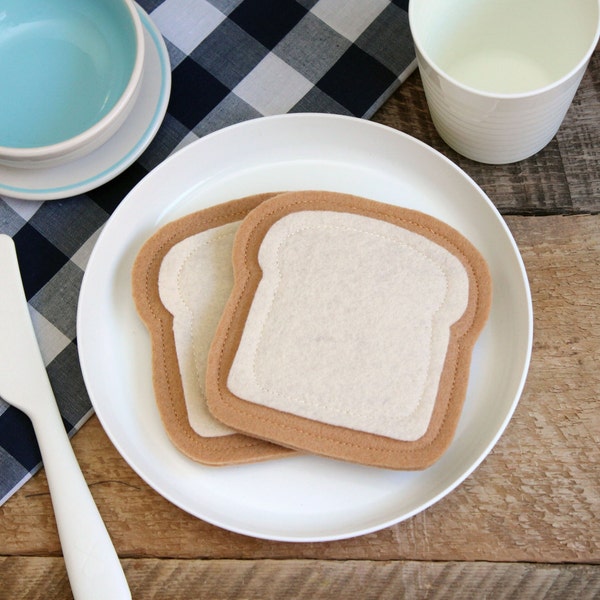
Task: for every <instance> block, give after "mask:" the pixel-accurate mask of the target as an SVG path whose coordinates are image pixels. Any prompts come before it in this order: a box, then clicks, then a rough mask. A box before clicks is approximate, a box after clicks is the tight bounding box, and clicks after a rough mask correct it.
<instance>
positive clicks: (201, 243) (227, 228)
mask: <svg viewBox="0 0 600 600" xmlns="http://www.w3.org/2000/svg"><path fill="white" fill-rule="evenodd" d="M239 225H240V221H237V222H233V223H226V224H225V225H221V226H219V227H213V228H212V229H207V230H206V231H202V232H200V233H197V234H195V235H192V236H190V237H188V238H186V239H184V240H183V241H181V242H179V243H178V244H175V245H174V246H173V247H172V248H171V249H170V250H169V251H168V252H167V254H166V256H165V257H164V259H163V261H162V264H161V266H160V272H159V277H158V289H159V294H160V299H161V300H162V303H163V304H164V305H165V307H166V308H167V310H168V311H169V312H170V313H171V314H172V315H173V335H174V336H175V348H176V352H177V359H178V362H179V372H180V374H181V379H182V385H183V393H184V398H185V404H186V408H187V413H188V418H189V421H190V425H191V427H192V429H193V430H194V431H196V432H197V433H199V434H200V435H202V436H205V437H213V436H219V435H227V434H230V433H233V431H232V430H231V429H230V428H229V427H226V426H225V425H223V424H222V423H220V422H219V421H217V420H216V419H215V418H214V417H213V416H212V415H211V414H210V413H209V411H208V408H207V406H206V396H205V390H204V379H205V371H206V361H207V357H208V349H209V347H210V343H211V341H212V338H213V335H214V332H215V329H216V328H217V324H218V322H219V318H220V317H221V312H222V310H223V306H225V302H226V301H227V298H228V297H229V293H230V292H231V289H232V287H233V268H232V266H231V249H232V247H233V238H234V236H235V233H236V231H237V229H238V227H239Z"/></svg>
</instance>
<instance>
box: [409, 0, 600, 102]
mask: <svg viewBox="0 0 600 600" xmlns="http://www.w3.org/2000/svg"><path fill="white" fill-rule="evenodd" d="M415 1H416V0H412V1H411V2H409V5H408V21H409V27H410V31H411V36H412V39H413V43H414V45H415V47H416V49H417V50H418V53H419V54H421V55H422V56H423V57H424V58H425V59H426V60H427V64H428V65H429V66H430V67H431V68H432V69H433V70H434V71H435V72H436V73H437V74H438V75H439V76H440V77H443V78H444V79H446V80H447V81H450V82H451V83H452V84H453V85H455V86H456V87H458V88H459V89H462V90H463V91H465V92H468V93H470V94H475V95H478V96H481V97H484V98H492V99H498V100H505V99H523V98H530V97H532V96H537V95H538V94H542V93H545V92H548V91H550V90H552V89H554V88H557V87H559V86H561V85H562V84H564V83H565V82H566V81H568V80H569V79H571V78H572V77H573V76H575V75H576V74H577V73H578V72H579V71H580V70H581V69H582V68H584V67H585V66H586V65H587V63H588V62H589V60H590V58H591V57H592V54H593V53H594V52H595V50H596V49H597V47H598V42H599V40H600V0H596V6H597V8H598V19H597V20H596V31H595V33H594V37H593V40H592V42H591V43H590V45H589V47H588V49H587V51H586V52H585V54H584V55H583V57H582V58H581V59H580V60H579V61H578V62H577V64H576V65H575V66H574V67H573V68H571V69H570V70H569V72H568V73H565V75H563V76H562V77H561V78H560V79H557V80H555V81H553V82H552V83H549V84H547V85H545V86H542V87H539V88H535V89H533V90H528V91H526V92H489V91H486V90H480V89H477V88H476V87H473V86H470V85H467V84H466V83H462V82H461V81H459V80H458V79H456V78H455V77H452V76H451V75H449V74H448V73H446V71H444V70H443V69H442V68H440V67H439V66H438V65H437V63H436V62H435V61H434V60H433V59H432V58H431V56H430V54H429V53H428V52H427V51H425V49H424V48H423V46H422V44H421V43H420V41H419V39H418V36H417V35H415V28H413V26H412V23H413V19H414V18H415V17H414V11H415V10H416V9H415V8H414V6H415Z"/></svg>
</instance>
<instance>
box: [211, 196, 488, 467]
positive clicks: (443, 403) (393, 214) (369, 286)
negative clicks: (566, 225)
mask: <svg viewBox="0 0 600 600" xmlns="http://www.w3.org/2000/svg"><path fill="white" fill-rule="evenodd" d="M233 271H234V285H233V289H232V293H231V295H230V297H229V299H228V301H227V303H226V305H225V307H224V310H223V314H222V316H221V319H220V321H219V325H218V327H217V330H216V332H215V336H214V339H213V342H212V344H211V347H210V351H209V356H208V365H207V371H206V395H207V403H208V408H209V410H210V411H211V413H212V414H213V415H215V417H216V418H217V419H219V420H220V421H222V422H223V423H225V424H226V425H228V426H229V427H231V428H233V429H235V430H237V431H240V432H243V433H246V434H249V435H253V436H256V437H259V438H263V439H265V440H269V441H271V442H275V443H278V444H281V445H283V446H289V447H291V448H295V449H299V450H302V451H307V452H314V453H317V454H322V455H325V456H330V457H332V458H339V459H343V460H349V461H352V462H358V463H361V464H367V465H374V466H381V467H388V468H395V469H422V468H426V467H427V466H429V465H431V464H433V462H435V461H436V460H438V459H439V458H440V457H441V456H442V454H443V453H444V452H445V450H446V449H447V448H448V446H449V444H450V443H451V441H452V438H453V436H454V433H455V430H456V425H457V423H458V420H459V418H460V414H461V411H462V406H463V402H464V398H465V395H466V390H467V385H468V379H469V373H470V362H471V355H472V350H473V347H474V345H475V343H476V340H477V338H478V336H479V334H480V332H481V330H482V329H483V327H484V325H485V322H486V320H487V317H488V314H489V310H490V305H491V291H492V281H491V277H490V273H489V270H488V268H487V264H486V262H485V260H484V259H483V257H482V256H481V254H480V253H479V252H478V251H477V249H476V248H475V247H474V246H473V244H471V242H469V240H467V239H466V238H465V237H464V236H462V235H461V234H460V233H459V232H458V231H456V230H455V229H453V228H452V227H450V226H449V225H447V224H446V223H443V222H441V221H439V220H438V219H435V218H434V217H432V216H430V215H426V214H424V213H422V212H420V211H414V210H409V209H405V208H401V207H398V206H395V205H390V204H384V203H381V202H375V201H373V200H368V199H365V198H361V197H357V196H352V195H348V194H339V193H333V192H324V191H302V192H288V193H284V194H280V195H278V196H276V197H273V198H270V199H268V200H266V201H265V202H263V203H261V204H260V205H259V206H257V207H256V208H254V209H253V210H252V211H251V212H250V213H249V214H248V215H247V216H246V218H245V219H244V220H243V222H242V224H241V226H240V228H239V230H238V233H237V234H236V236H235V240H234V244H233Z"/></svg>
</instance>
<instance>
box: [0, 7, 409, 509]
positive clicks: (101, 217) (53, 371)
mask: <svg viewBox="0 0 600 600" xmlns="http://www.w3.org/2000/svg"><path fill="white" fill-rule="evenodd" d="M139 4H140V6H141V7H142V8H143V9H144V10H145V11H146V12H147V13H148V14H149V15H150V17H151V19H152V20H153V21H154V23H155V24H156V25H157V26H158V28H159V29H160V31H161V33H162V34H163V36H164V39H165V42H166V45H167V48H168V51H169V57H170V61H171V68H172V91H171V99H170V102H169V106H168V109H167V115H166V117H165V119H164V122H163V124H162V126H161V128H160V129H159V131H158V134H157V136H156V138H155V139H154V141H153V142H152V144H151V145H150V146H149V147H148V149H147V150H146V151H145V152H144V153H143V154H142V156H141V157H140V158H139V159H138V160H137V161H136V162H135V163H134V164H133V165H132V166H131V167H130V168H128V169H127V170H126V171H125V172H123V173H122V174H120V175H119V176H118V177H116V178H115V179H114V180H112V181H110V182H109V183H106V184H104V185H103V186H101V187H100V188H98V189H95V190H92V191H90V192H88V193H86V194H83V195H79V196H77V197H74V198H69V199H66V200H53V201H47V202H31V201H23V200H14V199H9V198H4V197H0V232H2V233H7V234H9V235H11V236H12V237H13V239H14V241H15V245H16V248H17V255H18V258H19V263H20V268H21V272H22V277H23V283H24V287H25V294H26V297H27V299H28V302H29V309H30V313H31V318H32V321H33V325H34V328H35V331H36V334H37V336H38V341H39V344H40V347H41V351H42V355H43V358H44V361H45V364H46V367H47V370H48V374H49V377H50V381H51V384H52V387H53V389H54V391H55V395H56V398H57V401H58V404H59V407H60V410H61V413H62V416H63V420H64V423H65V427H66V428H67V431H68V432H69V434H70V435H72V434H73V433H75V432H76V431H77V430H78V429H79V428H80V427H81V425H82V424H83V423H84V422H85V421H86V419H87V418H88V417H89V416H90V415H91V414H92V408H91V404H90V401H89V398H88V395H87V392H86V389H85V386H84V382H83V378H82V375H81V370H80V366H79V361H78V356H77V346H76V344H77V340H76V326H75V321H76V308H77V300H78V294H79V288H80V285H81V280H82V277H83V273H84V270H85V267H86V263H87V260H88V257H89V254H90V252H91V249H92V247H93V245H94V242H95V240H96V239H97V236H98V234H99V232H100V230H101V228H102V226H103V225H104V223H105V222H106V220H107V219H108V218H109V216H110V215H111V213H112V212H113V210H114V209H115V208H116V206H117V205H118V204H119V202H120V201H121V200H122V199H123V198H124V197H125V195H126V194H127V193H128V192H129V190H130V189H131V188H132V187H133V186H134V185H135V184H136V183H138V181H140V179H142V178H143V177H144V175H146V174H147V173H148V172H149V171H150V170H151V169H153V168H154V167H155V166H156V165H158V164H159V163H160V162H162V161H163V160H164V159H165V158H166V157H167V156H169V155H170V154H172V153H173V152H174V151H176V150H178V149H180V148H181V147H183V146H185V145H187V144H189V143H190V142H192V141H194V140H196V139H198V138H200V137H202V136H203V135H206V134H207V133H209V132H211V131H214V130H217V129H219V128H222V127H225V126H227V125H231V124H233V123H236V122H239V121H243V120H247V119H251V118H255V117H259V116H265V115H273V114H281V113H287V112H327V113H337V114H344V115H354V116H357V117H363V118H368V117H370V116H371V115H372V114H373V113H374V112H375V110H376V109H377V108H378V107H379V106H380V105H381V104H382V103H383V102H384V101H385V100H386V99H387V98H388V97H389V96H390V94H391V93H392V92H393V91H394V90H395V89H396V88H397V86H398V85H399V84H400V83H401V82H402V81H403V80H404V79H405V78H406V77H407V76H408V74H409V73H410V72H411V71H412V70H413V69H414V67H415V61H414V49H413V46H412V40H411V37H410V32H409V28H408V18H407V10H408V0H392V1H388V0H368V1H365V0H276V1H275V2H272V1H271V0H140V1H139ZM0 285H1V282H0ZM0 335H1V333H0ZM40 461H41V458H40V454H39V450H38V447H37V443H36V441H35V437H34V434H33V429H32V427H31V424H30V422H29V420H28V418H27V417H26V416H24V415H23V414H22V413H21V412H19V411H18V410H17V409H15V408H13V407H11V406H9V405H8V404H7V403H5V402H4V401H3V400H2V399H0V504H2V503H3V502H4V501H6V500H7V499H8V498H9V497H10V495H11V494H12V493H14V491H16V490H17V489H18V488H19V487H20V485H22V484H23V483H24V482H25V481H27V480H28V479H29V478H30V477H31V476H32V475H33V474H34V473H35V472H36V471H37V470H38V469H39V467H40V466H41V463H40Z"/></svg>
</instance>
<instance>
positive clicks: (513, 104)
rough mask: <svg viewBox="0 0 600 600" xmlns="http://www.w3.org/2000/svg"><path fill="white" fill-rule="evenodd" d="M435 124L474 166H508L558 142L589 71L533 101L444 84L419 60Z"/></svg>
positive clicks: (582, 71) (535, 96)
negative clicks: (553, 142) (557, 138)
mask: <svg viewBox="0 0 600 600" xmlns="http://www.w3.org/2000/svg"><path fill="white" fill-rule="evenodd" d="M418 59H419V60H418V63H419V71H420V73H421V78H422V81H423V87H424V89H425V94H426V97H427V103H428V105H429V110H430V113H431V118H432V120H433V123H434V125H435V127H436V129H437V131H438V133H439V134H440V136H441V137H442V138H443V139H444V141H445V142H446V143H447V144H448V145H449V146H450V147H452V148H454V149H455V150H456V151H457V152H459V153H460V154H462V155H463V156H466V157H467V158H471V159H473V160H476V161H479V162H483V163H490V164H505V163H511V162H516V161H518V160H523V159H525V158H527V157H529V156H532V155H533V154H535V153H536V152H538V151H540V150H541V149H542V148H544V146H546V145H547V144H548V142H549V141H550V140H551V139H552V138H553V137H554V135H555V134H556V132H557V131H558V129H559V127H560V125H561V123H562V121H563V119H564V117H565V114H566V112H567V110H568V108H569V106H570V104H571V101H572V100H573V96H574V95H575V92H576V91H577V88H578V86H579V83H580V81H581V78H582V76H583V73H584V71H585V67H583V68H582V69H580V71H578V72H577V73H576V74H575V75H574V76H573V77H571V78H570V79H568V80H566V81H564V82H563V83H562V84H561V85H560V86H557V87H554V88H551V89H547V90H546V91H544V92H540V93H539V94H536V95H533V94H530V95H528V96H521V97H519V96H512V97H510V96H504V97H502V96H499V97H493V96H492V95H483V94H478V93H476V92H471V91H468V90H466V89H465V88H461V87H459V86H457V85H456V84H454V83H453V82H451V81H448V80H446V79H443V78H442V77H440V75H438V73H436V72H435V71H434V70H433V69H431V68H429V67H427V65H425V64H424V61H423V59H422V58H421V57H420V56H419V57H418Z"/></svg>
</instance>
